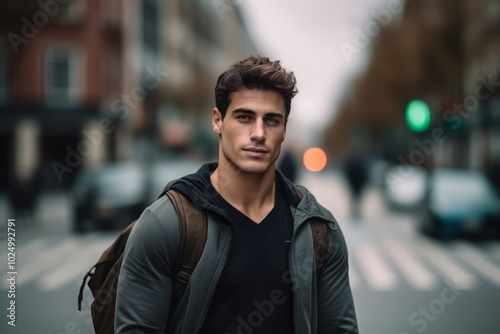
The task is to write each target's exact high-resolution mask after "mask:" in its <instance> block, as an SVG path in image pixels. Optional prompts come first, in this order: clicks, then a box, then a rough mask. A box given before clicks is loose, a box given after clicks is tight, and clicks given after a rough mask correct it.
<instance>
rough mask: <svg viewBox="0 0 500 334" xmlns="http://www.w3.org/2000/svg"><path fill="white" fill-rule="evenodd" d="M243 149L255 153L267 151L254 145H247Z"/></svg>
mask: <svg viewBox="0 0 500 334" xmlns="http://www.w3.org/2000/svg"><path fill="white" fill-rule="evenodd" d="M243 151H247V152H255V153H267V152H268V151H267V150H265V149H262V148H256V147H247V148H244V149H243Z"/></svg>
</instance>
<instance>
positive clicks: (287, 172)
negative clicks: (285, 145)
mask: <svg viewBox="0 0 500 334" xmlns="http://www.w3.org/2000/svg"><path fill="white" fill-rule="evenodd" d="M278 169H279V170H280V171H281V172H282V173H283V175H284V176H285V177H286V178H287V179H289V180H290V181H292V182H293V183H295V182H296V180H297V160H296V159H295V157H294V156H293V154H292V152H290V151H289V150H287V149H285V150H284V151H283V152H282V153H281V156H280V159H279V160H278Z"/></svg>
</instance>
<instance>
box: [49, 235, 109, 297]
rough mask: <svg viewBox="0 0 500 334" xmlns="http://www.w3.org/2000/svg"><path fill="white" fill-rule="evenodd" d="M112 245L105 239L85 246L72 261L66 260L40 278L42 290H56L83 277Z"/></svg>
mask: <svg viewBox="0 0 500 334" xmlns="http://www.w3.org/2000/svg"><path fill="white" fill-rule="evenodd" d="M109 245H110V241H109V240H107V239H105V240H101V241H98V242H94V243H93V244H92V245H90V246H89V247H88V248H84V249H83V250H82V251H81V252H78V253H77V254H75V256H74V257H73V256H72V257H71V261H68V262H66V263H65V264H64V265H63V266H61V267H58V268H57V269H56V270H52V271H51V272H49V273H48V274H46V275H44V276H42V277H41V279H40V287H41V290H42V291H51V290H55V289H57V288H59V287H61V286H63V285H65V284H67V283H69V282H71V281H72V280H73V279H76V278H77V277H81V278H83V276H84V275H85V273H86V272H87V270H89V269H90V267H91V266H93V265H94V263H95V262H96V261H97V259H98V258H99V256H100V254H101V253H102V252H103V251H104V250H105V249H106V247H108V246H109Z"/></svg>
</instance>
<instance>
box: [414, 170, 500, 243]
mask: <svg viewBox="0 0 500 334" xmlns="http://www.w3.org/2000/svg"><path fill="white" fill-rule="evenodd" d="M424 210H425V211H424V215H422V220H423V221H422V228H423V229H424V231H426V232H429V233H431V234H433V235H435V236H438V237H466V236H476V237H481V236H490V234H492V233H495V234H497V233H498V230H499V223H500V222H499V213H500V212H499V210H500V200H499V197H498V194H496V192H495V190H494V189H493V187H492V186H491V184H490V183H489V181H488V179H487V178H486V177H485V175H484V174H483V173H482V172H480V171H474V170H456V169H437V170H434V171H433V172H432V173H431V175H430V177H429V182H428V193H427V196H426V202H425V209H424Z"/></svg>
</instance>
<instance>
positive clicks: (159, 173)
mask: <svg viewBox="0 0 500 334" xmlns="http://www.w3.org/2000/svg"><path fill="white" fill-rule="evenodd" d="M202 164H203V163H200V162H198V161H194V160H188V159H178V160H168V161H158V162H155V163H153V164H152V165H151V167H150V168H149V171H148V175H147V177H148V203H149V204H151V203H153V202H154V201H156V200H157V199H158V197H159V196H160V195H161V194H162V192H163V189H164V188H165V186H166V185H167V184H168V183H169V182H170V181H173V180H175V179H178V178H181V177H183V176H185V175H188V174H192V173H196V172H197V171H198V169H200V167H201V165H202Z"/></svg>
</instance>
